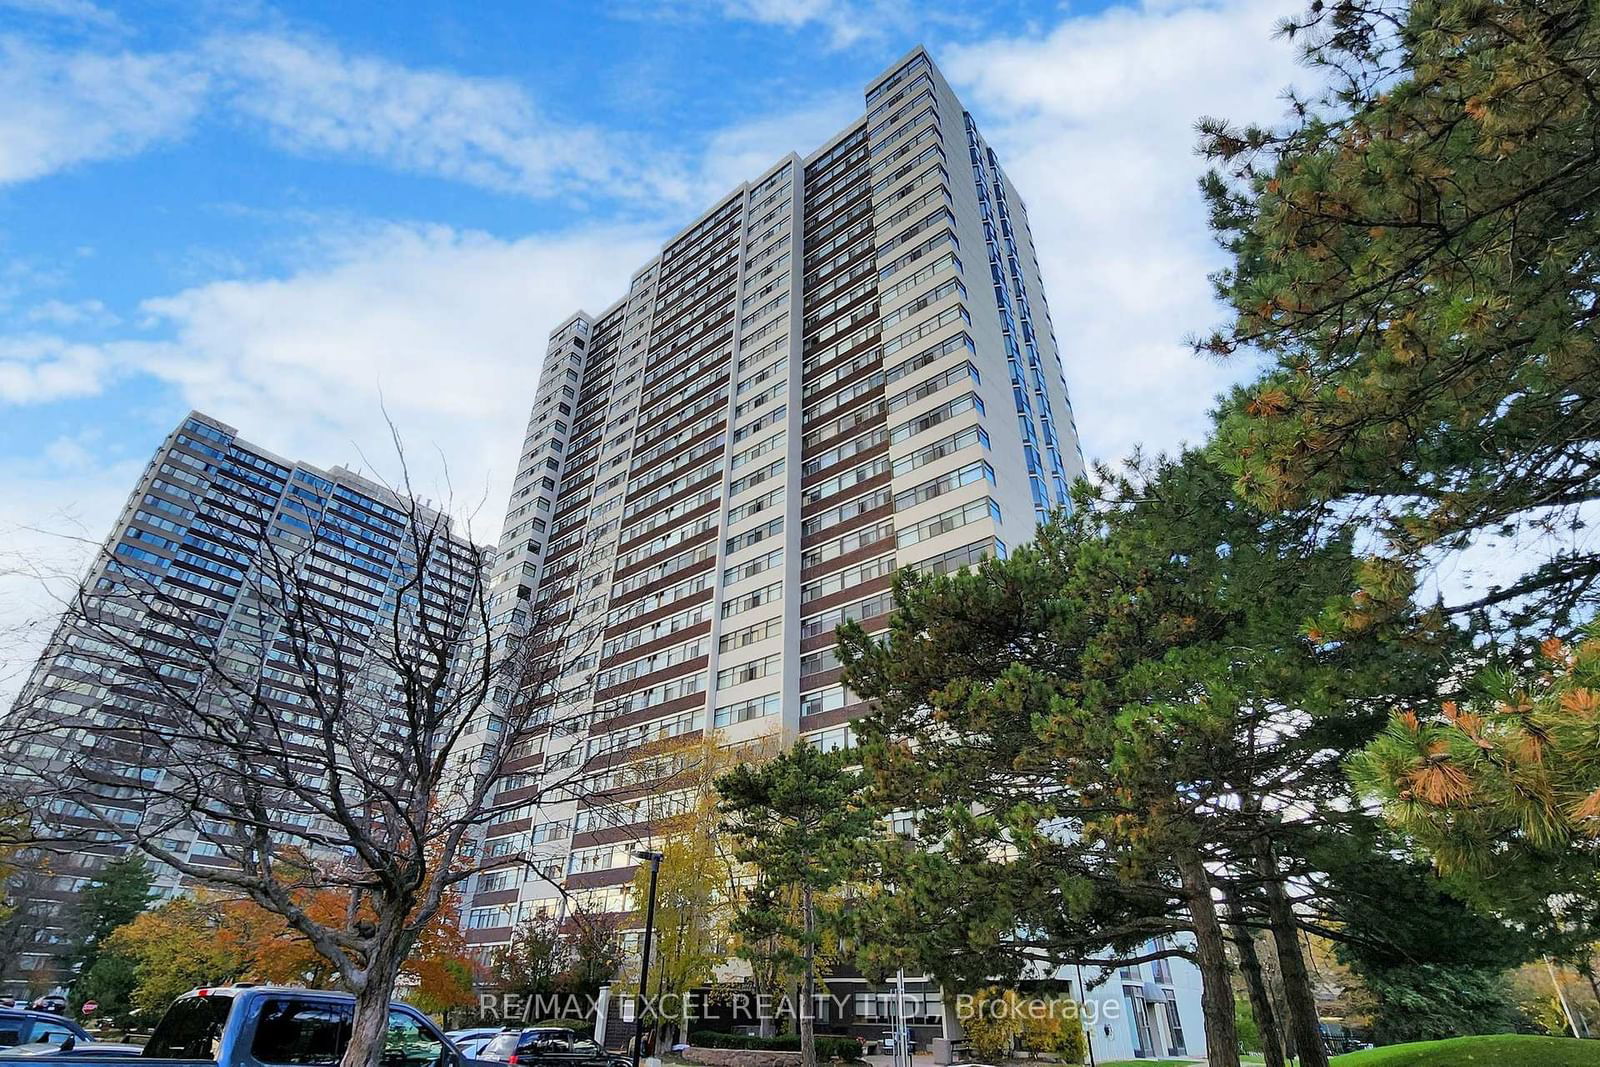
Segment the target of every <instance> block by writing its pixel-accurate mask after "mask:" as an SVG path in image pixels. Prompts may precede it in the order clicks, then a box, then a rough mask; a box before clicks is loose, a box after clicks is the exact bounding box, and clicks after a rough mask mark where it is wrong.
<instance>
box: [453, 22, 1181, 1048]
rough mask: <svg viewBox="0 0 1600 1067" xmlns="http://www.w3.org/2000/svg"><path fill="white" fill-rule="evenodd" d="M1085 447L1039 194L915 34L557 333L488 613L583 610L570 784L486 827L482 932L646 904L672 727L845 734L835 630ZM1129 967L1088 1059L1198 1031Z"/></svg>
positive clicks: (1046, 496)
mask: <svg viewBox="0 0 1600 1067" xmlns="http://www.w3.org/2000/svg"><path fill="white" fill-rule="evenodd" d="M1082 469H1083V461H1082V457H1081V453H1080V451H1079V448H1078V440H1077V433H1076V430H1075V428H1074V425H1073V415H1072V407H1071V403H1070V401H1069V399H1068V396H1067V390H1066V386H1065V383H1064V379H1063V374H1062V362H1061V354H1060V351H1059V349H1058V347H1057V343H1056V338H1055V333H1054V329H1053V327H1052V324H1051V321H1050V313H1049V309H1048V306H1047V304H1046V302H1045V295H1044V289H1043V284H1042V282H1041V279H1040V274H1039V264H1038V257H1037V254H1036V252H1035V250H1034V246H1033V239H1032V236H1031V234H1030V232H1029V227H1028V219H1027V212H1026V209H1025V208H1024V206H1023V202H1022V197H1021V195H1020V194H1019V193H1018V192H1017V190H1016V188H1015V187H1014V186H1013V185H1012V184H1011V182H1010V181H1009V180H1008V179H1007V178H1006V176H1005V173H1004V171H1003V170H1002V169H1001V166H1000V164H999V161H998V160H997V159H996V157H995V154H994V152H992V151H991V150H990V148H989V146H988V145H987V144H986V143H985V142H984V140H983V137H982V135H981V134H980V133H979V131H978V128H977V126H976V125H975V124H974V122H973V120H972V117H971V115H969V114H968V113H967V112H966V111H965V110H964V109H963V108H962V106H961V103H960V101H959V100H958V99H957V98H956V96H955V94H954V93H953V92H952V91H951V89H950V86H949V84H948V83H947V82H946V81H945V79H944V77H943V76H942V75H941V74H940V72H939V70H938V68H937V67H936V66H935V65H934V64H933V62H932V60H931V59H930V58H929V56H928V55H927V54H926V52H924V51H923V50H921V49H917V50H915V51H913V52H912V53H910V54H909V55H908V56H906V57H905V58H904V59H903V60H902V61H900V62H898V63H896V64H895V65H894V66H893V67H891V68H890V69H889V70H888V72H887V73H885V74H884V75H883V76H881V77H879V78H877V79H875V80H874V81H873V82H872V83H871V84H870V85H869V86H868V87H867V90H866V99H865V108H864V113H863V114H862V116H861V117H860V118H859V119H857V120H856V121H855V122H852V123H851V124H850V125H849V126H848V127H847V128H846V129H844V130H843V131H841V132H840V133H839V134H838V135H836V136H835V137H833V138H832V139H831V140H829V141H828V142H827V143H826V144H824V145H822V146H821V147H820V148H818V149H816V150H815V151H813V152H812V153H810V154H809V155H808V156H805V157H803V158H802V157H801V156H799V155H792V154H791V155H789V156H787V157H785V158H783V159H781V160H778V161H777V162H776V163H775V164H774V165H773V166H772V167H771V168H769V169H768V170H767V171H766V172H765V173H762V174H760V175H757V176H755V177H753V178H752V179H751V180H750V181H748V182H746V183H745V184H744V185H742V186H740V187H739V188H737V189H735V190H733V191H732V192H731V193H729V194H728V195H727V196H725V197H724V198H722V200H721V201H720V202H718V203H717V204H716V205H715V206H714V207H712V208H711V210H709V211H707V212H706V213H705V214H704V215H703V216H701V218H699V219H698V220H696V221H695V222H694V223H692V224H691V225H689V226H688V227H687V228H686V229H685V230H684V231H683V232H682V233H680V234H679V235H678V236H676V237H675V238H673V239H672V240H671V241H670V242H669V243H668V244H667V245H666V247H665V248H663V249H662V251H661V254H660V255H659V256H657V257H656V258H655V259H653V260H652V261H650V262H649V263H646V264H645V265H644V266H643V267H641V268H640V269H639V270H638V271H637V272H636V273H635V274H634V276H633V280H632V284H631V285H630V287H629V290H628V293H627V294H626V295H625V296H624V297H623V298H622V299H620V300H618V301H617V302H616V303H615V304H614V305H612V306H611V307H610V308H608V309H606V310H605V311H602V312H600V313H599V314H597V315H590V314H585V313H581V312H580V313H578V314H575V315H573V316H572V317H571V318H570V319H568V320H567V321H566V322H564V323H562V324H561V325H560V326H559V327H557V328H556V329H555V331H554V332H553V333H552V334H551V337H550V342H549V347H548V350H547V353H546V355H545V361H544V365H543V370H542V373H541V375H540V380H539V386H538V390H537V393H536V395H535V398H534V403H533V410H532V414H531V415H530V417H529V421H528V427H527V433H526V436H525V438H524V440H523V443H522V449H521V459H520V462H519V465H518V473H517V476H516V482H515V486H514V488H513V491H512V495H511V501H510V507H509V511H508V514H507V517H506V521H505V530H504V533H503V535H502V537H501V540H500V545H499V552H498V555H497V562H496V565H495V568H494V571H493V577H492V579H491V584H490V594H491V609H490V610H491V616H492V619H493V623H492V624H493V625H494V626H496V627H498V628H500V629H501V630H502V631H503V632H505V633H508V634H514V633H516V632H518V630H519V629H521V628H525V627H526V626H527V625H528V624H529V622H530V619H533V618H538V619H540V620H548V619H555V620H563V619H569V618H570V619H571V622H570V623H567V624H564V625H563V628H562V631H561V632H562V639H563V640H564V641H566V642H567V647H568V652H569V663H568V667H567V671H566V673H565V675H564V677H563V682H562V686H561V688H562V689H563V690H564V693H565V696H566V700H565V701H564V702H563V705H562V710H561V713H560V715H559V717H553V718H552V721H551V723H550V725H549V726H548V728H545V729H542V730H541V731H539V732H536V733H535V734H534V735H533V736H530V737H528V738H527V740H526V742H525V745H524V748H523V750H522V751H523V763H522V765H524V766H527V767H529V768H534V767H542V768H545V769H546V771H547V772H548V771H549V770H551V769H559V773H561V774H562V775H564V776H567V777H568V779H569V780H570V781H571V782H572V783H573V787H572V788H571V789H570V790H569V791H568V795H569V797H570V799H568V800H566V801H564V802H561V803H554V802H551V797H552V795H553V794H552V793H551V791H549V790H546V791H545V793H544V795H543V802H541V803H538V804H527V805H518V804H517V803H516V800H517V796H518V795H519V794H516V793H514V792H513V793H511V794H510V795H508V796H507V797H506V799H505V801H504V807H503V810H502V811H501V812H500V814H499V815H498V816H496V818H495V821H494V822H493V823H492V824H491V825H490V826H489V827H488V829H487V835H486V839H485V841H484V849H485V855H486V857H487V858H488V859H489V860H491V861H492V860H493V859H495V858H496V857H502V856H503V857H505V858H506V863H505V864H504V866H501V867H491V869H489V870H486V871H485V872H484V873H483V874H481V875H479V876H477V878H476V879H475V882H474V884H473V888H472V893H471V899H470V901H469V904H468V907H467V909H466V912H465V923H466V926H467V931H466V933H467V937H468V939H469V942H470V943H472V944H473V945H475V946H477V947H478V949H479V950H480V951H481V952H483V953H484V954H485V955H487V953H488V952H489V951H490V950H491V949H492V947H493V946H494V945H497V944H503V943H505V942H506V941H507V940H508V939H509V938H510V937H511V935H512V932H513V929H514V928H515V926H516V925H517V924H518V923H520V922H523V921H526V920H528V919H529V918H531V917H534V916H538V915H551V916H559V915H561V914H563V913H564V912H565V911H566V909H568V908H569V907H573V906H576V907H579V908H583V909H585V910H587V911H589V912H620V911H624V910H628V909H629V908H630V906H631V903H630V900H629V891H630V884H631V883H632V881H633V878H634V874H635V871H636V869H637V866H638V860H636V859H635V858H634V857H633V855H632V853H633V851H634V850H635V849H638V848H640V847H641V846H643V845H646V844H648V843H650V842H651V841H652V839H653V838H654V836H655V835H656V834H657V833H658V832H659V829H660V826H661V820H663V819H667V818H670V817H672V816H674V815H679V814H683V813H684V812H686V811H687V810H688V808H689V805H690V803H691V797H690V796H689V794H688V792H687V791H684V790H682V789H681V788H677V786H679V785H681V782H682V779H681V777H679V778H674V775H673V772H674V771H675V770H676V769H677V764H676V762H675V758H674V757H673V756H672V755H671V753H672V751H673V750H674V748H675V747H677V746H671V745H663V744H661V742H663V741H665V740H666V739H669V738H685V737H694V736H698V735H707V734H709V735H714V737H715V739H716V741H717V742H718V743H719V744H725V745H738V744H743V743H746V742H754V741H755V740H756V739H758V738H764V737H770V736H776V737H778V738H780V739H781V740H782V741H784V742H788V741H791V740H797V741H798V742H799V743H804V744H812V745H817V746H820V747H823V748H827V749H833V748H839V747H846V746H849V745H851V744H852V743H853V739H852V735H851V729H850V722H851V719H852V718H853V717H855V716H857V715H858V714H860V713H861V712H862V711H863V710H864V707H863V705H862V704H861V702H859V701H858V700H857V698H856V697H854V696H853V695H852V694H851V693H850V692H849V691H848V689H846V688H845V687H844V686H843V685H841V684H840V681H839V675H840V671H839V666H838V663H837V661H836V658H835V653H834V644H835V637H834V631H835V628H836V627H837V626H838V625H839V624H840V623H841V622H843V621H844V620H847V619H853V620H858V621H860V622H861V623H862V624H863V625H864V626H865V627H866V628H867V629H868V630H869V631H871V630H873V629H874V628H876V627H882V626H885V625H886V624H887V621H888V616H889V613H890V611H891V609H892V607H893V602H892V594H891V577H892V575H893V573H894V572H895V571H896V570H897V569H898V568H902V567H912V568H917V569H920V570H926V571H938V572H943V571H949V570H954V569H955V568H958V567H960V566H961V565H963V564H970V563H973V562H975V561H977V560H979V559H981V558H982V557H984V556H989V555H1004V554H1005V553H1006V552H1007V551H1008V548H1009V546H1012V545H1017V544H1019V543H1022V542H1024V541H1027V540H1029V539H1030V538H1031V537H1032V535H1033V533H1034V531H1035V529H1036V527H1037V526H1038V524H1039V523H1040V522H1041V521H1042V520H1043V519H1044V518H1045V517H1046V516H1047V515H1049V514H1050V513H1051V512H1052V511H1054V510H1055V509H1058V508H1065V507H1067V506H1069V499H1068V489H1069V486H1070V485H1071V483H1072V482H1073V480H1074V479H1075V478H1076V477H1077V476H1078V475H1079V474H1080V473H1081V472H1082ZM554 795H559V791H558V792H557V793H556V794H554ZM530 861H531V862H530ZM553 883H559V884H560V887H561V888H559V889H558V888H557V886H556V884H553ZM1147 969H1148V968H1147ZM1174 974H1177V975H1178V980H1177V984H1174ZM1119 977H1120V979H1121V983H1120V984H1119V983H1118V982H1111V983H1110V984H1108V985H1106V986H1104V989H1105V990H1106V992H1105V993H1104V998H1105V999H1106V1000H1107V1001H1108V1002H1110V1001H1116V1002H1117V1005H1118V1007H1119V1008H1120V1007H1121V1005H1122V1003H1123V1001H1124V1000H1126V1003H1127V1005H1128V1007H1129V1010H1130V1012H1132V1011H1133V1010H1134V1008H1135V1007H1137V1011H1136V1012H1135V1013H1134V1014H1131V1015H1128V1016H1125V1017H1122V1018H1121V1021H1120V1022H1119V1023H1118V1035H1117V1036H1116V1037H1112V1032H1111V1030H1110V1029H1107V1030H1106V1031H1105V1033H1104V1034H1101V1035H1098V1036H1097V1038H1096V1040H1097V1044H1096V1051H1097V1053H1099V1054H1102V1055H1106V1054H1112V1058H1116V1055H1114V1053H1116V1052H1118V1051H1122V1052H1125V1053H1126V1054H1128V1055H1133V1054H1135V1053H1136V1052H1137V1053H1138V1054H1141V1055H1151V1054H1160V1055H1165V1054H1168V1053H1181V1052H1183V1051H1184V1050H1185V1049H1186V1048H1189V1047H1193V1046H1194V1045H1195V1044H1197V1041H1196V1040H1195V1035H1196V1033H1197V1031H1198V1029H1199V1015H1198V1006H1197V1001H1196V999H1195V997H1196V992H1195V991H1196V990H1197V988H1198V987H1197V984H1196V983H1194V982H1192V981H1190V979H1191V978H1192V975H1190V974H1189V973H1188V971H1186V970H1185V969H1184V968H1182V967H1165V966H1162V967H1157V968H1155V969H1154V971H1153V972H1152V973H1151V976H1150V977H1151V981H1149V982H1146V981H1145V980H1144V977H1143V974H1142V972H1141V971H1140V969H1139V968H1137V967H1135V968H1124V969H1123V971H1122V972H1121V973H1120V974H1119ZM829 985H830V989H832V990H834V991H835V992H839V991H841V990H847V989H854V990H855V991H856V992H855V993H854V994H853V995H852V998H851V1004H852V1007H851V1008H850V1009H849V1017H848V1018H841V1019H828V1018H824V1020H823V1022H824V1023H827V1024H832V1025H838V1026H848V1027H850V1028H852V1029H854V1030H855V1032H857V1033H863V1034H870V1033H872V1030H873V1027H874V1026H876V1027H877V1028H878V1036H881V1033H882V1028H883V1027H884V1026H887V1025H888V1019H889V1017H890V1015H891V1013H893V1012H896V1011H898V1010H899V1009H898V1008H897V1007H896V1006H895V1005H898V1004H900V1003H902V1001H901V1000H900V998H899V994H898V993H895V994H890V993H889V992H887V991H884V990H875V989H872V988H870V987H869V986H867V985H866V984H865V983H863V982H861V981H860V980H859V979H855V980H852V979H850V978H849V977H848V976H839V975H835V976H833V977H832V978H830V981H829ZM1095 995H1096V996H1099V995H1100V994H1095ZM1180 1002H1181V1003H1183V1005H1184V1008H1183V1012H1182V1015H1184V1016H1188V1017H1189V1023H1190V1032H1189V1038H1188V1040H1187V1042H1186V1039H1185V1036H1184V1030H1183V1026H1182V1019H1181V1017H1180V1014H1179V1011H1178V1007H1177V1005H1178V1004H1179V1003H1180ZM904 1003H905V1004H906V1012H907V1016H908V1017H909V1018H910V1019H911V1021H912V1023H913V1024H914V1026H915V1027H916V1028H917V1031H918V1036H919V1038H927V1037H928V1036H931V1035H935V1034H937V1033H938V1032H939V1029H940V1027H941V1025H943V1023H944V1019H943V1016H942V1010H941V1007H940V995H939V991H938V989H937V987H936V986H934V985H933V984H931V983H930V982H928V981H927V980H926V979H921V978H918V979H915V980H914V981H912V983H911V984H910V990H909V993H908V994H907V995H906V997H905V999H904ZM1169 1004H1170V1005H1171V1007H1170V1008H1168V1007H1166V1005H1169ZM1135 1018H1136V1019H1137V1025H1135V1023H1134V1022H1133V1021H1130V1020H1133V1019H1135ZM923 1047H926V1046H925V1045H924V1046H923Z"/></svg>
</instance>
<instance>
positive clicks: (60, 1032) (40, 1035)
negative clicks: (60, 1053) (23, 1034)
mask: <svg viewBox="0 0 1600 1067" xmlns="http://www.w3.org/2000/svg"><path fill="white" fill-rule="evenodd" d="M77 1036H78V1035H77V1034H76V1033H75V1032H73V1029H72V1027H70V1026H68V1025H67V1024H66V1023H55V1022H49V1021H47V1020H44V1019H38V1020H35V1021H34V1024H33V1032H32V1033H30V1034H29V1035H28V1041H29V1042H30V1043H31V1042H35V1041H43V1042H45V1043H46V1044H49V1045H59V1044H61V1043H62V1042H63V1041H65V1040H66V1039H67V1038H69V1037H77Z"/></svg>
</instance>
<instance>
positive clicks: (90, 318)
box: [25, 300, 117, 326]
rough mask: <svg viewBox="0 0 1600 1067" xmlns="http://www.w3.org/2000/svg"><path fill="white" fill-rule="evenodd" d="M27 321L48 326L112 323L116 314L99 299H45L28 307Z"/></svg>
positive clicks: (115, 318) (115, 319)
mask: <svg viewBox="0 0 1600 1067" xmlns="http://www.w3.org/2000/svg"><path fill="white" fill-rule="evenodd" d="M25 317H26V318H27V320H28V321H29V322H42V323H45V324H46V325H50V326H83V325H102V326H103V325H114V324H115V323H116V322H117V316H116V315H115V314H113V313H112V311H111V309H110V308H108V307H106V306H105V304H103V303H102V302H100V301H99V300H76V301H66V300H46V301H45V302H44V303H42V304H38V305H35V306H34V307H31V308H29V309H28V312H27V315H26V316H25Z"/></svg>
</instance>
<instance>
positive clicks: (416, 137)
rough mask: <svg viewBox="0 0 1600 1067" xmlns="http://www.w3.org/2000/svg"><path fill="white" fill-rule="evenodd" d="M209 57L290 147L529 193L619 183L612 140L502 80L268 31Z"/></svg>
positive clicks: (244, 108)
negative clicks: (545, 109)
mask: <svg viewBox="0 0 1600 1067" xmlns="http://www.w3.org/2000/svg"><path fill="white" fill-rule="evenodd" d="M205 54H206V56H207V57H208V65H209V66H210V67H211V68H212V69H214V70H215V71H216V72H217V74H218V76H219V77H226V78H228V79H229V80H230V84H231V90H230V92H229V96H228V102H229V105H230V106H231V107H232V108H233V109H234V111H235V112H236V113H237V114H238V115H240V116H243V117H244V118H246V119H248V120H253V121H257V122H260V123H262V124H264V125H265V127H266V128H267V130H268V131H269V133H270V135H271V136H272V138H273V140H274V141H275V142H276V143H278V144H279V145H281V146H283V147H285V148H287V149H289V150H291V151H295V152H302V153H316V154H324V155H338V156H347V157H353V158H357V159H363V160H370V161H373V162H376V163H380V164H383V165H386V166H391V167H395V168H397V169H400V170H406V171H413V172H416V173H421V174H429V175H436V176H438V177H442V178H448V179H452V180H456V181H463V182H467V183H470V184H473V185H478V186H482V187H485V188H489V189H495V190H499V191H503V192H513V193H521V194H530V195H546V194H549V193H552V192H555V191H558V190H562V189H571V188H573V187H574V184H575V183H577V182H594V183H599V184H601V185H603V186H608V187H609V186H613V185H617V184H619V179H618V175H617V170H618V160H619V159H620V158H622V156H621V154H620V152H619V148H620V146H619V145H617V144H615V143H613V139H611V138H608V137H606V136H604V135H602V134H601V133H600V132H599V131H596V130H593V129H588V128H584V127H578V126H573V125H570V124H564V123H560V122H556V121H553V120H551V119H550V118H548V117H546V116H545V115H543V114H542V113H541V111H540V109H539V107H538V105H537V104H536V103H535V101H534V100H533V98H532V97H531V96H530V95H529V94H528V93H527V92H526V91H524V90H523V89H522V88H521V87H519V86H518V85H516V84H515V83H513V82H510V81H507V80H504V79H495V78H476V77H469V76H465V75H460V74H454V73H449V72H445V71H434V70H416V69H413V68H409V67H405V66H402V65H400V64H397V63H392V62H389V61H388V60H384V59H379V58H375V57H371V56H361V55H351V54H348V53H345V52H342V51H340V50H339V49H338V48H336V47H334V46H332V45H330V44H327V43H325V42H322V41H317V40H313V39H310V38H297V39H291V38H286V37H281V36H274V35H270V34H264V33H256V34H244V35H239V36H231V37H221V38H216V39H214V40H212V41H210V42H209V43H208V44H207V46H206V48H205Z"/></svg>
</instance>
